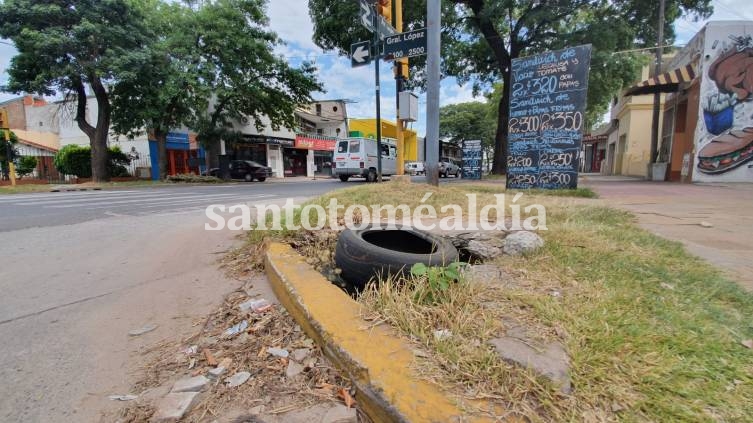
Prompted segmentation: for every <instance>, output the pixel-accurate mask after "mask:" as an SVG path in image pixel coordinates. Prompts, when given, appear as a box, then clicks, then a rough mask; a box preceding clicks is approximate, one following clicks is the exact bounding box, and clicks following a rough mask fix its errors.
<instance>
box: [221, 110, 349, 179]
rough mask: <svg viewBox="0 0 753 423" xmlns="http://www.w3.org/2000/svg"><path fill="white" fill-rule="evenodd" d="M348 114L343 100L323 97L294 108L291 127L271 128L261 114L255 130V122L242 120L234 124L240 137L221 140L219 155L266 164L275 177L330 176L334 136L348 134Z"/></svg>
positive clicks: (334, 142) (335, 137)
mask: <svg viewBox="0 0 753 423" xmlns="http://www.w3.org/2000/svg"><path fill="white" fill-rule="evenodd" d="M347 116H348V115H347V110H346V103H345V101H343V100H322V101H315V102H313V103H311V104H307V105H304V106H301V107H298V108H297V109H296V111H295V120H296V128H294V129H290V128H284V127H281V128H278V129H274V128H272V126H271V124H270V122H269V120H268V119H267V118H266V117H262V121H261V122H260V123H261V126H262V130H258V129H257V128H256V124H255V122H252V121H250V120H249V119H242V120H241V121H239V122H235V124H234V128H235V129H236V130H237V131H239V132H240V133H241V134H242V137H241V139H240V140H239V141H235V142H232V143H230V142H223V145H222V146H221V154H223V155H226V156H227V158H228V159H229V160H253V161H255V162H258V163H261V164H263V165H265V166H269V167H271V168H272V174H273V176H274V177H277V178H284V177H296V176H304V177H315V176H330V175H331V174H332V155H333V154H334V150H335V144H336V141H337V138H338V137H346V136H347V134H348V121H347Z"/></svg>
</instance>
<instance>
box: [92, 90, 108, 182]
mask: <svg viewBox="0 0 753 423" xmlns="http://www.w3.org/2000/svg"><path fill="white" fill-rule="evenodd" d="M91 86H92V91H94V97H95V98H96V99H97V126H96V128H95V132H94V139H93V140H92V179H93V180H94V182H109V181H110V169H109V166H108V162H109V161H110V152H109V151H108V150H107V134H108V132H110V114H111V109H110V99H109V97H108V95H107V89H106V88H105V86H104V85H103V84H102V81H101V80H100V79H99V77H97V76H95V77H93V78H91Z"/></svg>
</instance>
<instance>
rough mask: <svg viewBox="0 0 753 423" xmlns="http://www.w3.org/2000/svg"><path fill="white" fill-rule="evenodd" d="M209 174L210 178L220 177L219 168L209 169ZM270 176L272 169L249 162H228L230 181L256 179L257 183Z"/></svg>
mask: <svg viewBox="0 0 753 423" xmlns="http://www.w3.org/2000/svg"><path fill="white" fill-rule="evenodd" d="M209 174H210V175H211V176H217V177H222V175H221V174H220V169H219V168H212V169H210V170H209ZM270 176H272V168H270V167H267V166H264V165H263V164H259V163H256V162H254V161H251V160H233V161H231V162H230V178H231V179H243V180H244V181H246V182H251V181H253V180H254V179H256V180H257V181H259V182H264V181H265V180H267V178H269V177H270Z"/></svg>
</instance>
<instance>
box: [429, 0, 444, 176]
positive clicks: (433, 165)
mask: <svg viewBox="0 0 753 423" xmlns="http://www.w3.org/2000/svg"><path fill="white" fill-rule="evenodd" d="M440 9H441V0H428V1H427V2H426V23H427V25H426V34H427V35H426V37H427V40H426V49H427V53H428V55H427V57H426V74H427V82H426V140H425V142H426V182H427V183H429V184H430V185H434V186H438V185H439V60H440V57H439V54H440V28H441V26H440V25H441V14H440Z"/></svg>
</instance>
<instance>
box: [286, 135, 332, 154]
mask: <svg viewBox="0 0 753 423" xmlns="http://www.w3.org/2000/svg"><path fill="white" fill-rule="evenodd" d="M336 143H337V139H335V138H324V137H322V138H318V137H311V136H305V135H296V136H295V148H305V149H306V150H318V151H335V144H336Z"/></svg>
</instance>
